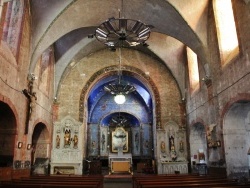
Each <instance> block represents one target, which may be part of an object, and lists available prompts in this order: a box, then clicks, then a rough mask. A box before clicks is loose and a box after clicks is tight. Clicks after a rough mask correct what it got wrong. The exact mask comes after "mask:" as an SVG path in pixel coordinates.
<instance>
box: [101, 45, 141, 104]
mask: <svg viewBox="0 0 250 188" xmlns="http://www.w3.org/2000/svg"><path fill="white" fill-rule="evenodd" d="M119 52H120V53H119V68H118V82H117V83H112V84H111V83H110V84H108V85H106V86H104V90H105V91H107V92H109V93H110V94H112V95H114V101H115V102H116V103H117V104H124V103H125V102H126V97H125V95H128V94H129V93H132V92H134V91H136V88H135V86H133V85H131V84H129V83H126V82H125V81H122V71H121V62H122V61H121V48H119Z"/></svg>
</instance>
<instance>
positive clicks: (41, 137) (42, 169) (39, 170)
mask: <svg viewBox="0 0 250 188" xmlns="http://www.w3.org/2000/svg"><path fill="white" fill-rule="evenodd" d="M49 151H50V143H49V131H48V129H47V127H46V125H45V124H43V123H41V122H40V123H38V124H36V126H35V128H34V131H33V134H32V152H31V165H32V167H33V169H32V170H33V173H34V174H47V173H49V172H48V169H49V167H48V164H49Z"/></svg>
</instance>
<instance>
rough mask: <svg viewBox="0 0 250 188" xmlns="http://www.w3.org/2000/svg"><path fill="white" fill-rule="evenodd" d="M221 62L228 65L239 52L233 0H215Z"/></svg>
mask: <svg viewBox="0 0 250 188" xmlns="http://www.w3.org/2000/svg"><path fill="white" fill-rule="evenodd" d="M213 10H214V15H215V23H216V29H217V36H218V43H219V50H220V57H221V64H222V65H226V64H227V63H228V62H230V61H231V60H232V59H233V58H234V57H236V56H237V55H238V54H239V43H238V38H237V33H236V27H235V21H234V14H233V9H232V2H231V0H213Z"/></svg>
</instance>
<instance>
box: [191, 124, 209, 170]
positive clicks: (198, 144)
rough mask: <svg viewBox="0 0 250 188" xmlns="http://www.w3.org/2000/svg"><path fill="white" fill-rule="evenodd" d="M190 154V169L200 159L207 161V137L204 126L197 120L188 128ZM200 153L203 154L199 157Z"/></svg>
mask: <svg viewBox="0 0 250 188" xmlns="http://www.w3.org/2000/svg"><path fill="white" fill-rule="evenodd" d="M189 142H190V156H191V169H192V170H195V166H194V165H195V164H196V163H200V161H202V160H203V161H202V162H204V163H207V161H208V155H207V138H206V128H205V126H204V125H203V124H202V123H200V122H197V123H195V124H194V125H193V126H192V127H191V129H190V137H189ZM202 153H203V154H204V155H205V156H204V158H202V159H201V157H200V156H201V155H202Z"/></svg>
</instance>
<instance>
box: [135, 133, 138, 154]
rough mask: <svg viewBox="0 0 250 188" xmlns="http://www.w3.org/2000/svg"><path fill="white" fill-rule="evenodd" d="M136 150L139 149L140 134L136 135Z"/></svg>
mask: <svg viewBox="0 0 250 188" xmlns="http://www.w3.org/2000/svg"><path fill="white" fill-rule="evenodd" d="M135 148H136V150H138V149H139V134H138V132H136V133H135Z"/></svg>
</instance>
